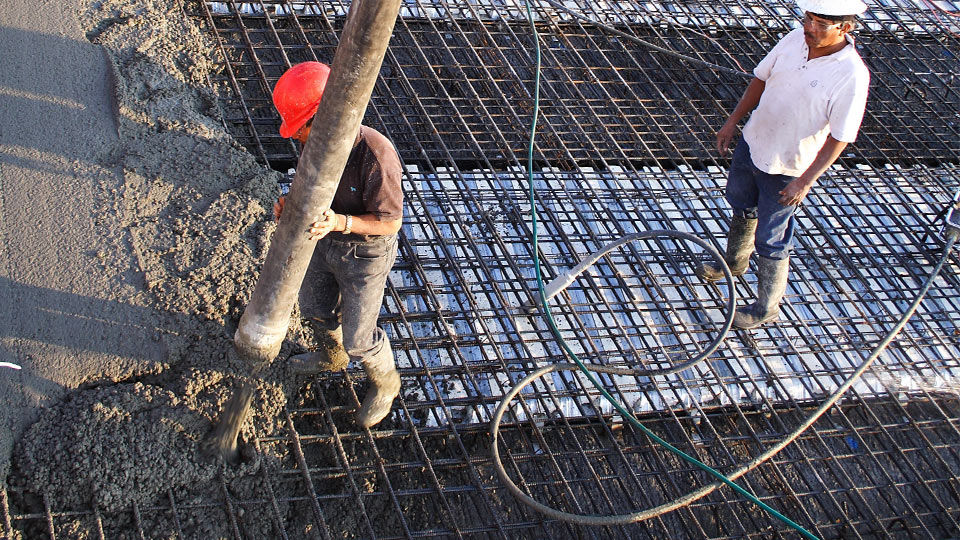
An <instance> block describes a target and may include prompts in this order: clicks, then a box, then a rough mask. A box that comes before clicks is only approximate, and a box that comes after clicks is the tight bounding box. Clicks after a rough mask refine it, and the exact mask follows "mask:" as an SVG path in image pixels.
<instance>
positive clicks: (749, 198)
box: [726, 137, 797, 260]
mask: <svg viewBox="0 0 960 540" xmlns="http://www.w3.org/2000/svg"><path fill="white" fill-rule="evenodd" d="M793 180H794V177H793V176H787V175H785V174H768V173H765V172H763V171H761V170H760V169H758V168H756V167H755V166H754V165H753V160H752V159H750V147H749V146H747V143H746V141H744V140H743V137H740V140H739V141H738V142H737V148H736V150H734V152H733V161H732V162H731V163H730V174H729V177H728V178H727V191H726V196H727V202H728V203H730V207H731V208H733V213H734V214H736V215H738V216H741V217H748V218H754V217H755V218H757V235H756V240H755V241H754V245H755V247H756V250H757V254H758V255H760V256H761V257H766V258H768V259H777V260H780V259H786V258H787V257H789V256H790V250H791V249H792V248H793V232H794V226H795V221H796V219H795V218H794V213H795V212H796V210H797V207H796V206H784V205H782V204H780V203H779V202H778V201H779V199H780V190H782V189H783V188H785V187H786V186H787V184H789V183H790V182H792V181H793Z"/></svg>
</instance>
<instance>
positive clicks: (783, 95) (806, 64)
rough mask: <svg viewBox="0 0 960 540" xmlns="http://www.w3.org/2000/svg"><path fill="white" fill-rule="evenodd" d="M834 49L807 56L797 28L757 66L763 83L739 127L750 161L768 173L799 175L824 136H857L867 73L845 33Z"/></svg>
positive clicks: (849, 139)
mask: <svg viewBox="0 0 960 540" xmlns="http://www.w3.org/2000/svg"><path fill="white" fill-rule="evenodd" d="M846 38H847V42H848V44H847V46H846V47H844V48H843V49H841V50H840V51H838V52H836V53H834V54H831V55H828V56H821V57H820V58H815V59H813V60H807V55H808V54H809V52H810V50H809V47H807V43H806V41H804V39H803V28H797V29H796V30H794V31H792V32H790V33H789V34H787V35H786V36H784V37H783V39H781V40H780V42H779V43H777V45H776V46H775V47H774V48H773V49H772V50H771V51H770V52H769V53H768V54H767V56H766V57H764V59H763V60H761V61H760V63H759V64H757V67H756V68H755V69H754V70H753V74H754V75H756V77H757V78H758V79H760V80H762V81H764V82H765V84H766V86H765V87H764V90H763V95H762V96H761V97H760V103H759V104H758V105H757V108H756V109H755V110H754V111H753V113H752V114H751V115H750V120H749V121H748V122H747V125H746V126H744V128H743V138H744V140H745V141H746V142H747V144H748V145H749V146H750V157H751V158H752V159H753V164H754V165H755V166H756V167H757V168H758V169H760V170H761V171H764V172H767V173H770V174H785V175H788V176H800V175H801V174H803V172H804V171H805V170H807V168H808V167H809V166H810V164H811V163H813V160H814V159H815V158H816V157H817V153H818V152H820V149H821V148H823V143H824V142H826V140H827V134H830V135H832V136H833V138H834V139H837V140H838V141H842V142H848V143H852V142H854V141H855V140H856V139H857V131H859V130H860V122H861V121H862V120H863V110H864V108H865V107H866V105H867V89H868V87H869V85H870V72H869V71H868V70H867V66H866V65H864V63H863V60H862V59H861V58H860V55H859V54H858V53H857V50H856V48H855V47H854V42H853V37H852V36H850V34H847V36H846Z"/></svg>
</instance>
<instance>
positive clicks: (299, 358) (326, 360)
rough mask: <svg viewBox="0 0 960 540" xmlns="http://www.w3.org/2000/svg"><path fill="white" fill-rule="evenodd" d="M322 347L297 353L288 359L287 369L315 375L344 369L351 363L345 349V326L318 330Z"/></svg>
mask: <svg viewBox="0 0 960 540" xmlns="http://www.w3.org/2000/svg"><path fill="white" fill-rule="evenodd" d="M315 335H316V338H317V341H319V345H320V348H318V349H317V350H315V351H313V352H308V353H303V354H297V355H294V356H291V357H290V358H289V359H288V360H287V369H288V370H289V371H290V372H292V373H297V374H300V375H315V374H317V373H320V372H322V371H342V370H344V369H346V368H347V364H349V363H350V357H349V356H347V351H345V350H344V349H343V327H342V326H340V325H339V324H338V325H337V326H336V327H333V328H321V329H320V330H319V331H318V332H316V334H315Z"/></svg>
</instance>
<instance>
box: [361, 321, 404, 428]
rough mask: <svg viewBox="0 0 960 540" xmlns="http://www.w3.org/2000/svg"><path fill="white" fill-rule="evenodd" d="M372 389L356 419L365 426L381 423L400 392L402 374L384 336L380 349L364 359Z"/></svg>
mask: <svg viewBox="0 0 960 540" xmlns="http://www.w3.org/2000/svg"><path fill="white" fill-rule="evenodd" d="M363 369H364V371H366V372H367V379H368V380H369V381H370V389H369V390H367V395H366V396H365V397H364V398H363V405H361V406H360V410H359V411H357V416H356V421H357V423H358V424H360V425H361V426H363V427H365V428H369V427H373V426H375V425H377V424H378V423H380V421H381V420H383V418H384V417H385V416H387V414H389V413H390V407H391V406H392V405H393V400H394V398H396V397H397V394H399V393H400V374H399V373H397V366H396V364H394V361H393V349H391V348H390V342H389V341H387V339H386V338H384V341H383V347H381V349H380V351H379V352H378V353H377V354H375V355H373V356H371V357H370V358H368V359H366V360H364V361H363Z"/></svg>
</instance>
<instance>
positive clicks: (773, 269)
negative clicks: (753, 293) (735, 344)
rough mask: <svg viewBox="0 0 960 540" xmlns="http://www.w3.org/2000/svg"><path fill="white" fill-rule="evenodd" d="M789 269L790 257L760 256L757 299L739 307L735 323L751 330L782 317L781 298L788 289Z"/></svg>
mask: <svg viewBox="0 0 960 540" xmlns="http://www.w3.org/2000/svg"><path fill="white" fill-rule="evenodd" d="M789 270H790V258H789V257H787V258H786V259H780V260H777V259H768V258H766V257H758V264H757V301H756V302H754V303H752V304H750V305H749V306H746V307H743V308H737V312H736V313H735V314H734V316H733V325H734V326H736V327H737V328H743V329H745V330H750V329H751V328H756V327H758V326H760V325H761V324H763V323H765V322H769V321H772V320H776V319H777V318H778V317H780V299H781V298H783V293H784V291H786V290H787V273H788V271H789Z"/></svg>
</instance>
